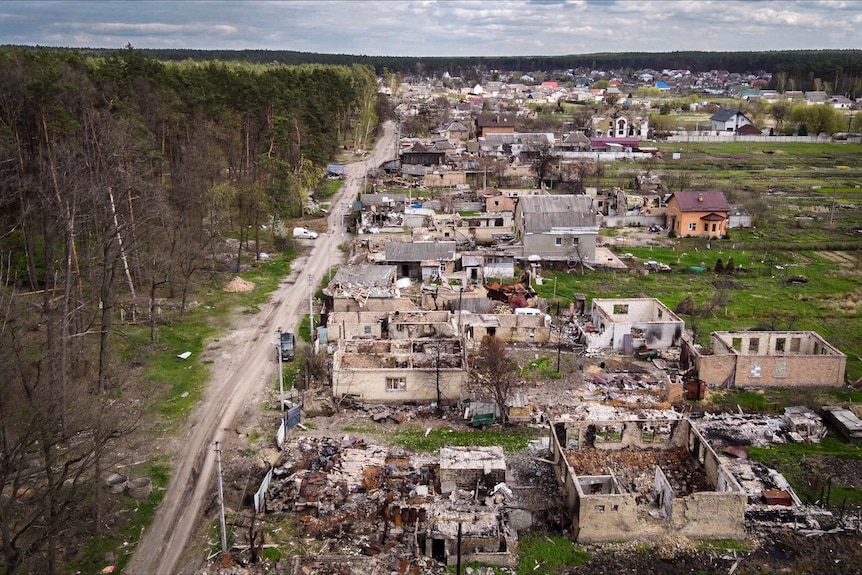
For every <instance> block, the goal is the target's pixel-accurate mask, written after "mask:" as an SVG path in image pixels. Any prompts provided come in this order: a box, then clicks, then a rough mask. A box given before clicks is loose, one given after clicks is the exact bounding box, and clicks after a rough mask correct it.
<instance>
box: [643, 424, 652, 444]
mask: <svg viewBox="0 0 862 575" xmlns="http://www.w3.org/2000/svg"><path fill="white" fill-rule="evenodd" d="M641 439H642V440H643V441H646V442H650V441H652V440H653V439H655V429H654V428H653V427H652V426H651V425H644V428H643V432H642V433H641Z"/></svg>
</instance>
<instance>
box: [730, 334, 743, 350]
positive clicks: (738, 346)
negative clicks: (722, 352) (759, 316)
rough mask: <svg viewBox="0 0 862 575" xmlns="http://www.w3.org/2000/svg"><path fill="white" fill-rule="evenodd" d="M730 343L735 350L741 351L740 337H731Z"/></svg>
mask: <svg viewBox="0 0 862 575" xmlns="http://www.w3.org/2000/svg"><path fill="white" fill-rule="evenodd" d="M730 345H731V347H732V348H733V349H735V350H736V351H742V338H741V337H735V338H733V340H731V344H730Z"/></svg>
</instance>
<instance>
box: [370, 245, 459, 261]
mask: <svg viewBox="0 0 862 575" xmlns="http://www.w3.org/2000/svg"><path fill="white" fill-rule="evenodd" d="M454 259H455V242H388V243H387V244H386V261H388V262H421V261H428V260H445V261H452V260H454Z"/></svg>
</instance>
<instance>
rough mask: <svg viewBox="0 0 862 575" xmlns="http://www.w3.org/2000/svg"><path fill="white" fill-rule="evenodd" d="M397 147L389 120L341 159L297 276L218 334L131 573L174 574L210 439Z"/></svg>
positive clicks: (203, 493)
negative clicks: (338, 182) (357, 155)
mask: <svg viewBox="0 0 862 575" xmlns="http://www.w3.org/2000/svg"><path fill="white" fill-rule="evenodd" d="M394 154H395V128H394V126H393V125H392V123H391V122H389V123H387V124H386V126H385V131H384V135H383V136H382V137H381V138H380V140H379V141H378V143H377V146H376V147H375V150H374V153H373V154H372V155H371V156H370V157H369V158H366V159H364V160H362V161H360V162H355V163H352V164H348V165H347V177H346V179H345V183H344V185H343V186H342V188H341V191H340V193H339V194H338V196H337V199H336V200H335V201H334V202H333V204H332V210H331V212H330V215H329V222H328V229H329V231H328V232H327V233H326V234H321V235H320V237H318V239H317V240H314V241H310V242H309V243H312V244H313V248H312V249H311V252H310V253H309V254H308V256H305V257H302V258H300V259H298V260H297V261H295V262H294V264H293V266H292V267H293V269H294V270H297V271H295V272H294V273H293V276H294V277H295V278H296V281H295V282H291V283H282V285H281V287H279V288H278V290H276V291H275V292H274V293H273V295H272V298H271V302H272V303H269V304H266V305H264V306H262V311H261V313H259V314H257V315H256V316H254V318H253V319H252V320H251V321H249V322H246V323H247V325H243V326H242V327H241V328H240V330H239V333H238V332H234V333H233V334H231V336H229V337H228V338H226V339H225V340H223V341H222V342H221V343H220V344H219V345H218V347H219V348H220V349H219V353H218V354H214V355H213V356H212V357H213V363H212V377H211V380H210V381H209V383H208V384H207V389H206V392H205V394H204V398H203V399H202V401H201V403H200V404H199V405H198V406H197V408H196V410H195V412H194V414H193V415H192V417H190V418H189V427H188V428H187V439H183V449H182V452H181V453H180V454H178V455H177V460H176V461H177V463H176V466H175V467H174V471H173V475H172V476H171V480H170V483H169V484H168V487H167V490H166V492H165V496H164V499H163V500H162V502H161V504H160V505H159V508H158V509H157V510H156V515H155V518H154V520H153V523H152V525H151V526H150V527H149V528H147V529H146V530H145V531H144V533H143V535H142V537H141V540H140V542H139V543H138V547H137V549H136V550H135V553H134V555H133V556H132V559H131V561H130V562H129V565H128V567H127V568H126V570H125V573H127V574H129V575H174V574H175V573H176V568H177V567H176V565H177V562H178V560H179V558H180V556H181V554H182V553H183V550H184V549H185V547H186V545H187V543H188V541H189V538H190V536H191V534H192V533H194V532H195V531H196V530H197V527H198V522H199V520H200V515H201V505H202V503H203V502H204V501H207V500H208V497H209V496H210V494H211V493H212V490H213V485H214V484H215V477H214V472H215V453H214V451H213V444H214V443H215V442H217V441H218V442H223V440H224V438H223V435H224V431H225V430H227V429H230V428H231V425H232V422H233V420H234V417H235V416H236V415H237V413H238V412H239V411H240V410H241V409H242V407H243V405H245V404H246V403H247V402H248V401H249V400H250V399H251V398H252V397H254V395H255V393H256V392H260V391H261V390H263V389H264V388H265V387H266V386H268V385H269V384H268V383H267V380H268V379H269V378H270V377H271V376H272V372H273V362H272V361H271V359H272V358H273V357H275V345H274V344H275V339H276V335H275V334H276V331H277V329H278V328H280V327H283V328H284V329H290V328H291V327H292V326H295V325H296V324H297V322H298V320H299V317H300V315H301V314H304V313H307V312H308V292H309V280H308V277H309V276H311V285H312V286H314V288H315V289H316V287H317V285H318V284H319V282H320V280H321V279H322V278H323V274H324V273H325V272H326V271H327V269H328V268H329V266H330V265H332V264H333V263H335V262H336V261H339V260H340V256H341V252H339V250H338V245H339V244H340V243H341V242H343V241H344V232H343V228H342V224H341V217H342V214H344V213H346V212H347V211H348V210H349V209H350V206H351V204H352V203H353V201H354V199H355V198H356V193H357V192H358V191H359V189H360V188H361V186H362V182H363V178H364V177H365V173H366V170H367V169H369V168H374V167H377V166H378V165H380V164H381V163H383V162H384V161H387V160H390V159H392V158H393V157H394Z"/></svg>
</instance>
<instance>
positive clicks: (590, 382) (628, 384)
mask: <svg viewBox="0 0 862 575" xmlns="http://www.w3.org/2000/svg"><path fill="white" fill-rule="evenodd" d="M584 380H585V381H586V384H585V385H584V386H583V387H582V388H581V390H580V391H581V397H583V398H584V399H586V400H592V401H618V402H621V403H625V404H634V405H649V404H658V403H662V402H663V401H664V399H665V394H666V384H665V382H662V381H661V380H660V379H659V378H658V377H656V376H654V375H652V374H649V373H647V372H646V371H642V372H630V371H625V372H619V373H587V374H586V375H585V376H584Z"/></svg>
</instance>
